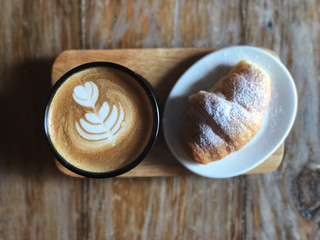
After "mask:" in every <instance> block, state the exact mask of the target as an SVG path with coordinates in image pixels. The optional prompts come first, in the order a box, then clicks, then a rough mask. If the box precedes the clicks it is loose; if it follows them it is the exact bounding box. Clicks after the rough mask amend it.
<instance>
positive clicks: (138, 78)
mask: <svg viewBox="0 0 320 240" xmlns="http://www.w3.org/2000/svg"><path fill="white" fill-rule="evenodd" d="M97 67H106V68H111V69H116V70H119V71H121V72H123V73H125V74H128V75H129V76H130V77H132V78H133V79H134V80H136V82H137V83H138V84H139V85H140V86H141V87H142V89H143V90H144V92H145V93H146V95H147V98H148V100H149V101H150V104H151V108H152V118H153V120H152V121H153V123H152V129H151V135H150V138H149V140H148V141H147V144H146V146H145V147H144V149H143V151H142V152H141V153H140V154H139V155H138V157H136V158H135V159H132V161H131V162H130V163H128V164H127V165H125V166H123V167H121V168H119V169H116V170H112V171H108V172H92V171H87V170H84V169H81V168H78V167H76V166H74V165H73V164H71V163H70V162H69V161H68V159H65V158H64V157H63V156H62V155H61V154H60V153H59V150H58V149H57V148H56V147H55V145H54V144H53V142H52V140H51V137H50V131H49V126H48V114H49V110H50V106H51V103H52V100H53V98H54V96H55V94H56V92H57V91H58V89H59V88H60V87H61V86H62V84H63V83H64V82H65V81H67V80H68V79H69V78H70V77H71V76H72V75H74V74H76V73H79V72H81V71H83V70H87V69H92V68H97ZM159 125H160V121H159V109H158V104H157V100H156V98H155V95H154V93H153V91H152V89H151V87H150V86H149V84H148V82H147V81H146V80H145V79H144V78H143V77H142V76H141V75H139V74H137V73H135V72H133V71H132V70H130V69H128V68H126V67H124V66H122V65H119V64H116V63H111V62H91V63H86V64H83V65H80V66H78V67H75V68H73V69H71V70H70V71H68V72H67V73H65V74H64V75H63V76H62V77H61V78H60V79H59V80H58V81H57V82H56V83H55V84H54V86H53V88H52V90H51V92H50V95H49V98H48V100H47V104H46V109H45V114H44V130H45V134H46V138H47V142H48V144H49V147H50V149H51V150H52V152H53V154H54V156H55V157H56V159H57V160H58V162H59V163H60V164H61V165H62V166H63V167H65V168H66V169H68V170H69V171H71V172H72V173H75V175H81V176H84V177H89V178H109V177H115V176H118V175H121V174H123V173H126V172H128V171H130V170H131V169H133V168H134V167H136V166H137V165H138V164H139V163H140V162H141V161H142V160H143V159H144V158H145V157H146V156H147V154H148V153H149V151H150V150H151V148H152V147H153V145H154V142H155V140H156V138H157V135H158V131H159Z"/></svg>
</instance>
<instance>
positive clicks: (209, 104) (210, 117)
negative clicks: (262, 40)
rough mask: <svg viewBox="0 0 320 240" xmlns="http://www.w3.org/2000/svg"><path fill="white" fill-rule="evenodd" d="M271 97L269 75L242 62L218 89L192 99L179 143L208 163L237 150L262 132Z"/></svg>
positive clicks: (246, 62)
mask: <svg viewBox="0 0 320 240" xmlns="http://www.w3.org/2000/svg"><path fill="white" fill-rule="evenodd" d="M270 96H271V82H270V78H269V76H268V74H267V73H266V72H264V71H263V70H262V69H261V68H259V67H258V66H256V65H254V64H251V63H249V62H248V61H246V60H244V61H240V62H239V63H238V64H237V65H236V66H234V67H233V68H232V69H231V71H230V72H229V73H228V74H227V75H226V76H225V77H223V78H222V79H220V80H219V82H218V83H217V84H215V86H213V87H212V88H211V89H209V90H208V91H200V92H198V93H196V94H194V95H192V96H190V97H189V109H188V111H187V114H186V119H185V123H184V125H183V127H182V130H181V134H180V143H181V145H182V147H183V149H184V150H185V151H186V153H187V154H188V155H189V156H190V157H191V158H192V159H194V160H195V161H197V162H199V163H202V164H207V163H209V162H212V161H216V160H220V159H222V158H224V157H225V156H227V155H228V154H230V153H232V152H234V151H238V150H239V149H240V148H242V147H243V146H244V145H245V144H247V143H248V142H249V141H250V140H251V139H252V138H253V137H254V136H255V135H256V133H257V132H258V131H259V130H260V128H261V125H262V120H263V115H264V112H265V110H266V109H267V107H268V104H269V102H270Z"/></svg>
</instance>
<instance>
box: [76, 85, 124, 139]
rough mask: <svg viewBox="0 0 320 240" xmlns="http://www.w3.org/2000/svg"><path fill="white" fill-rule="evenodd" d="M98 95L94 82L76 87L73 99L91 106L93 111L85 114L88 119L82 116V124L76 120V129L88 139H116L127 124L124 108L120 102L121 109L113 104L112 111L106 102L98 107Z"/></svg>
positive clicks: (83, 104) (85, 105)
mask: <svg viewBox="0 0 320 240" xmlns="http://www.w3.org/2000/svg"><path fill="white" fill-rule="evenodd" d="M98 97H99V89H98V87H97V85H95V84H94V83H93V82H86V83H85V84H84V86H82V85H80V86H76V87H75V88H74V90H73V99H74V100H75V101H76V102H77V103H78V104H80V105H82V106H84V107H89V108H91V109H90V110H91V112H90V111H89V112H88V113H86V114H85V119H86V120H84V119H82V118H81V119H80V125H79V123H78V122H76V129H77V131H78V133H79V134H80V135H81V136H82V137H83V138H85V139H87V140H92V141H99V140H103V139H110V140H112V139H116V135H117V134H118V133H119V131H120V130H121V127H124V125H125V123H124V121H123V119H124V112H123V108H122V106H121V104H120V103H119V110H118V108H117V106H116V105H113V106H112V111H110V107H109V104H108V103H107V102H104V103H103V104H102V106H101V108H100V109H97V107H96V102H97V100H98ZM109 113H110V114H109ZM122 129H124V128H122ZM112 144H114V142H112Z"/></svg>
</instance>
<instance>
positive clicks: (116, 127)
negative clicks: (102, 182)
mask: <svg viewBox="0 0 320 240" xmlns="http://www.w3.org/2000/svg"><path fill="white" fill-rule="evenodd" d="M152 127H153V112H152V106H151V103H150V100H149V98H148V96H147V94H146V92H145V90H144V89H143V88H142V86H141V85H140V84H139V83H138V82H137V80H136V79H134V78H133V77H131V76H130V75H128V74H127V73H125V72H122V71H120V70H118V69H114V68H110V67H93V68H88V69H85V70H82V71H80V72H77V73H75V74H73V75H71V76H70V77H69V78H68V79H67V80H65V82H64V83H62V85H61V86H60V87H59V88H58V90H57V91H56V93H55V95H54V97H53V98H52V101H51V105H50V108H49V112H48V132H49V136H50V140H51V142H52V144H53V146H54V147H55V149H56V150H57V152H58V153H59V154H60V155H61V156H62V157H63V158H64V159H65V160H66V161H67V162H69V163H70V164H71V165H73V166H75V167H77V168H79V169H82V170H84V171H88V172H97V173H99V172H110V171H114V170H117V169H120V168H122V167H125V166H127V165H128V164H130V163H131V162H132V161H133V160H135V159H136V158H137V157H138V156H139V155H140V154H141V152H142V151H143V150H144V148H145V147H146V145H147V143H148V141H149V139H150V136H151V132H152Z"/></svg>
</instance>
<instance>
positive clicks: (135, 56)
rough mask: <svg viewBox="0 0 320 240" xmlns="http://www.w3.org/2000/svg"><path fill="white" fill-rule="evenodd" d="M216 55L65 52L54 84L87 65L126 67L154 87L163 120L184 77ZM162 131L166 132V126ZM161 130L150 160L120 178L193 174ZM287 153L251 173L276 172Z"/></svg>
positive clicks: (197, 51)
mask: <svg viewBox="0 0 320 240" xmlns="http://www.w3.org/2000/svg"><path fill="white" fill-rule="evenodd" d="M213 51H214V50H213V49H208V48H158V49H122V50H69V51H64V52H63V53H61V54H60V55H59V56H58V57H57V59H56V60H55V62H54V64H53V66H52V84H54V83H55V82H56V81H57V80H58V79H59V78H60V77H62V75H63V74H65V73H66V72H68V71H69V70H71V69H72V68H74V67H76V66H79V65H81V64H84V63H88V62H93V61H109V62H115V63H118V64H122V65H124V66H126V67H128V68H130V69H131V70H133V71H134V72H136V73H138V74H140V75H142V76H143V77H144V78H145V79H146V80H147V81H148V82H149V83H150V85H151V87H152V88H153V91H154V94H155V95H156V98H157V101H158V103H159V110H160V118H162V116H163V111H164V104H165V101H166V99H167V96H168V95H169V93H170V91H171V89H172V86H173V85H174V84H175V83H176V81H177V80H178V78H179V77H180V76H181V74H182V73H183V72H185V71H186V70H187V69H188V68H189V67H190V66H191V65H192V64H194V63H195V62H196V61H197V60H199V59H200V58H201V57H203V56H205V55H206V54H208V53H211V52H213ZM269 51H270V50H269ZM160 129H161V130H162V124H161V125H160ZM161 130H160V131H159V136H158V138H157V140H156V142H155V145H154V147H153V148H152V150H151V151H150V153H149V154H148V156H147V157H146V159H144V160H143V161H142V162H141V163H140V164H139V166H137V167H136V168H134V169H133V170H131V171H130V172H127V173H125V174H123V175H120V176H119V177H161V176H178V175H186V174H190V172H189V171H188V170H186V169H185V168H184V167H183V166H182V165H181V164H180V163H179V162H178V161H177V160H176V159H175V157H174V156H173V155H172V154H171V152H170V150H169V148H168V147H167V144H166V143H165V139H164V136H163V132H162V131H161ZM283 153H284V144H281V146H280V147H279V149H277V150H276V152H275V153H274V154H272V155H271V156H270V157H269V158H268V159H267V160H265V162H264V163H263V164H261V165H262V166H258V167H256V168H254V169H252V170H250V171H249V172H248V173H249V174H255V173H269V172H272V171H273V170H275V169H276V168H277V167H278V166H279V165H280V163H281V161H282V158H283ZM56 163H57V162H56ZM58 168H59V169H60V170H62V171H63V172H64V173H66V174H68V175H70V171H68V170H67V169H63V166H62V165H58ZM71 176H74V174H71Z"/></svg>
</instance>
